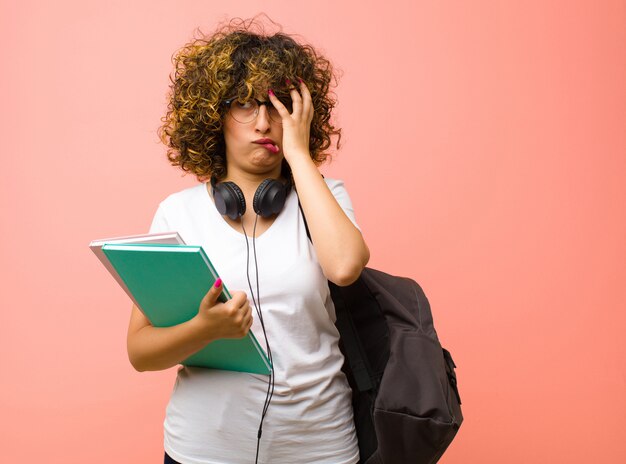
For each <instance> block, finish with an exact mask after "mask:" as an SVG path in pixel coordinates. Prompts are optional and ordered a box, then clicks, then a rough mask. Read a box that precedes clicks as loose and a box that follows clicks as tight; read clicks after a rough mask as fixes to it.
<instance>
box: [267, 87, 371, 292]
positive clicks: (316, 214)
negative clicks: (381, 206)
mask: <svg viewBox="0 0 626 464" xmlns="http://www.w3.org/2000/svg"><path fill="white" fill-rule="evenodd" d="M290 94H291V100H292V104H293V105H292V112H291V113H290V112H289V111H288V110H287V108H286V107H285V105H283V104H282V103H281V102H280V100H278V99H277V98H276V96H275V95H274V93H273V92H272V91H271V90H270V91H269V98H270V100H271V102H272V104H273V105H274V107H275V108H276V110H277V111H278V112H279V114H280V116H281V120H282V127H283V140H282V149H283V155H284V156H285V160H287V162H288V163H289V166H290V168H291V172H292V174H293V178H294V183H295V185H296V188H297V190H298V196H299V197H300V203H301V204H302V210H303V211H304V213H305V215H306V220H307V224H308V226H309V231H310V232H311V240H312V242H313V246H314V247H315V252H316V253H317V258H318V260H319V262H320V265H321V266H322V270H323V271H324V275H325V276H326V278H328V280H330V281H331V282H334V283H335V284H337V285H349V284H351V283H352V282H354V281H355V280H356V279H357V278H358V277H359V275H360V274H361V271H362V270H363V268H364V267H365V265H366V264H367V262H368V261H369V256H370V254H369V249H368V248H367V245H366V244H365V241H364V240H363V236H362V235H361V232H360V231H359V230H358V229H357V228H356V227H355V226H354V224H352V222H351V221H350V219H349V218H348V217H347V216H346V214H345V213H344V212H343V210H342V209H341V206H339V204H338V203H337V200H335V197H334V196H333V194H332V193H331V191H330V190H329V189H328V187H327V186H326V182H324V179H323V178H322V176H321V175H320V173H319V171H318V170H317V167H316V166H315V164H314V163H313V160H312V159H311V154H310V153H309V138H310V128H311V121H312V120H313V111H314V109H313V104H312V100H311V94H310V92H309V89H308V88H307V86H306V85H305V84H304V82H302V81H300V87H299V91H298V90H296V89H295V88H293V89H292V90H291V92H290Z"/></svg>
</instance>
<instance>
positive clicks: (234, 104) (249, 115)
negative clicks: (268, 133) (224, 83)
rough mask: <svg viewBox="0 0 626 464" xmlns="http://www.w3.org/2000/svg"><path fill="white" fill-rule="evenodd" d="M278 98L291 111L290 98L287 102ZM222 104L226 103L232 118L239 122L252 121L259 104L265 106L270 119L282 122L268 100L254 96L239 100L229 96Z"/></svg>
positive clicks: (257, 111) (257, 112)
mask: <svg viewBox="0 0 626 464" xmlns="http://www.w3.org/2000/svg"><path fill="white" fill-rule="evenodd" d="M280 100H281V101H282V103H283V105H285V107H286V108H287V110H289V112H291V100H289V101H288V102H287V101H285V100H286V99H282V98H281V99H280ZM224 105H226V107H227V108H228V109H229V110H230V115H231V116H232V117H233V119H234V120H235V121H237V122H240V123H241V124H247V123H249V122H252V121H254V120H255V119H256V117H257V116H258V114H259V107H260V106H261V105H265V108H267V115H268V116H269V118H270V119H271V120H272V121H274V122H277V123H281V122H282V119H281V117H280V114H279V113H278V110H277V109H276V108H274V105H272V102H271V101H269V100H267V101H260V100H257V99H256V98H251V99H250V100H248V101H245V102H240V101H239V100H238V99H237V98H229V99H228V100H224Z"/></svg>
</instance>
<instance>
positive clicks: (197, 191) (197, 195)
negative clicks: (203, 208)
mask: <svg viewBox="0 0 626 464" xmlns="http://www.w3.org/2000/svg"><path fill="white" fill-rule="evenodd" d="M207 198H208V191H207V187H206V184H205V183H204V182H202V183H199V184H197V185H193V186H191V187H187V188H185V189H183V190H179V191H178V192H174V193H172V194H170V195H168V196H167V197H165V199H163V200H162V201H161V203H160V205H159V206H160V207H163V208H177V207H180V206H182V205H189V204H190V202H191V203H193V202H198V201H200V202H202V201H206V199H207Z"/></svg>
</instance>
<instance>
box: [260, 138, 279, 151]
mask: <svg viewBox="0 0 626 464" xmlns="http://www.w3.org/2000/svg"><path fill="white" fill-rule="evenodd" d="M253 143H256V144H257V145H261V146H262V147H264V148H265V149H267V150H268V151H270V152H271V153H278V152H279V151H280V148H278V145H276V143H275V142H274V141H273V140H272V139H258V140H255V141H254V142H253Z"/></svg>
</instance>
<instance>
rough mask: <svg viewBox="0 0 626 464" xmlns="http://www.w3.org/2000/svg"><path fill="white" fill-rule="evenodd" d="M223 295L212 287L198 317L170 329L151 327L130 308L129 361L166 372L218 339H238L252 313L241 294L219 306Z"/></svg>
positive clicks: (136, 309)
mask: <svg viewBox="0 0 626 464" xmlns="http://www.w3.org/2000/svg"><path fill="white" fill-rule="evenodd" d="M221 291H222V286H221V281H220V285H219V286H218V287H211V289H210V290H209V291H208V292H207V294H206V295H205V297H204V298H203V299H202V302H201V303H200V308H199V309H198V314H197V315H196V316H194V317H193V318H192V319H190V320H188V321H187V322H183V323H182V324H178V325H174V326H171V327H154V326H153V325H152V324H151V323H150V321H149V320H148V318H146V316H145V315H144V314H143V313H142V312H141V310H139V308H137V306H134V305H133V309H132V312H131V317H130V324H129V326H128V337H127V349H128V359H129V360H130V363H131V364H132V365H133V367H134V368H135V369H136V370H138V371H140V372H142V371H160V370H164V369H168V368H170V367H173V366H175V365H177V364H180V363H181V362H182V361H184V360H185V359H187V358H188V357H189V356H191V355H192V354H194V353H196V352H197V351H199V350H200V349H202V348H204V347H205V346H206V345H207V344H208V343H210V342H212V341H213V340H217V339H218V338H241V337H243V336H245V335H246V334H247V333H248V330H249V329H250V326H251V325H252V312H251V310H250V304H249V302H248V299H247V297H246V294H245V293H244V292H233V293H232V298H231V299H230V300H228V302H226V303H218V302H217V298H218V297H219V295H220V293H221Z"/></svg>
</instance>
